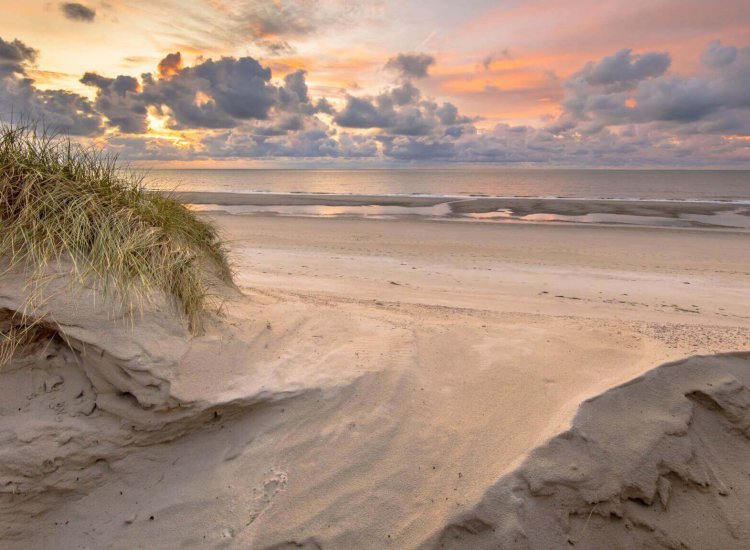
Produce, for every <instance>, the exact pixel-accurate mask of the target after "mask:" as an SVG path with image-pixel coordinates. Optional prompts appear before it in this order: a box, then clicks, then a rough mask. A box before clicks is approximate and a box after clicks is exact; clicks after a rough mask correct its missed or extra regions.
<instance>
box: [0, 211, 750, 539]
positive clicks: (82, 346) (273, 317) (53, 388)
mask: <svg viewBox="0 0 750 550" xmlns="http://www.w3.org/2000/svg"><path fill="white" fill-rule="evenodd" d="M215 219H216V220H217V221H218V222H219V224H220V226H221V227H222V229H223V230H224V232H225V234H226V236H227V237H228V238H229V239H230V241H231V245H232V249H233V251H234V258H235V260H236V262H235V263H236V267H237V280H238V283H239V286H240V288H241V289H242V291H243V294H244V295H239V294H237V295H232V296H230V297H229V299H228V301H227V303H226V304H225V307H224V309H223V315H224V318H223V320H222V322H221V324H219V325H216V326H212V327H209V329H208V330H207V333H206V334H205V335H203V336H201V337H197V338H193V339H191V340H189V341H186V340H185V339H184V337H185V334H184V330H183V329H182V328H181V327H179V326H177V325H176V324H175V323H174V322H173V321H172V320H170V318H169V316H167V315H165V314H162V313H159V312H158V311H147V314H146V317H145V318H144V319H142V320H141V321H140V322H139V323H138V324H137V325H136V327H135V329H131V328H130V327H128V326H126V325H125V324H124V323H123V322H122V320H117V319H109V318H108V317H107V315H106V313H105V306H104V305H102V304H97V303H95V302H92V301H91V300H89V298H88V295H87V294H86V293H85V292H82V294H80V295H77V296H76V299H75V300H76V303H75V305H74V306H71V305H70V304H69V303H68V302H69V297H68V296H66V295H60V296H58V297H56V298H55V299H54V300H50V303H49V305H48V307H49V309H50V311H52V312H54V313H55V315H56V317H57V319H58V321H59V322H60V324H61V326H62V328H63V329H64V330H65V332H66V334H68V336H69V338H70V343H71V344H72V345H73V348H74V350H76V351H70V350H68V349H66V347H65V346H64V345H62V344H61V343H53V344H52V345H50V346H47V347H46V348H44V349H40V350H39V351H38V352H37V353H36V355H34V356H33V357H29V358H27V359H25V360H22V361H20V360H19V361H17V362H16V363H15V364H14V365H11V367H10V368H7V369H6V371H4V372H3V373H2V374H0V438H2V447H0V487H2V488H3V489H2V494H1V496H0V541H1V542H2V547H3V548H49V547H55V548H109V547H111V548H176V547H186V548H190V547H193V548H205V547H208V548H213V547H227V548H342V549H348V548H415V547H420V546H422V547H427V548H430V547H440V546H445V547H460V548H503V547H510V548H516V547H518V548H567V547H570V545H571V544H573V545H576V546H577V547H582V548H601V547H602V546H603V545H605V542H606V544H609V546H610V547H614V548H627V547H632V546H633V544H635V545H640V546H643V547H658V546H659V545H662V546H666V547H680V546H679V545H680V544H682V545H683V547H691V548H711V547H716V548H732V547H737V548H741V547H746V546H747V545H748V544H750V539H749V538H748V537H749V536H750V535H749V534H748V532H747V530H746V527H745V526H743V524H742V522H741V521H740V520H741V518H742V517H743V514H744V517H746V514H747V505H746V504H745V503H744V502H746V501H747V496H748V494H749V493H750V478H748V473H747V468H746V465H747V463H748V457H749V456H750V454H748V441H747V437H746V433H747V426H748V423H749V422H750V421H749V420H748V414H750V413H749V412H748V411H749V410H750V399H749V398H748V397H747V395H748V392H750V390H748V387H750V359H749V358H748V357H747V356H742V355H736V356H726V357H713V358H708V359H702V358H694V359H691V360H689V361H688V362H686V363H677V364H674V365H671V366H668V367H662V368H660V369H657V370H655V371H653V372H650V373H649V374H647V375H645V376H644V377H643V378H641V379H638V380H637V381H636V382H634V383H631V384H629V385H626V386H624V387H621V388H617V389H614V390H610V391H607V390H609V389H610V388H612V387H614V386H617V385H619V384H623V383H625V382H627V381H629V380H631V379H634V378H636V377H638V376H641V375H643V373H645V372H647V371H650V370H651V369H653V368H654V367H656V366H657V365H659V364H661V363H665V362H667V361H674V360H677V359H680V358H683V357H685V356H688V355H694V354H714V353H719V352H729V351H737V350H747V349H748V348H749V347H750V313H748V312H749V311H750V308H749V307H748V306H749V305H750V255H749V254H748V249H749V247H748V243H749V239H750V234H748V233H747V232H741V231H737V232H733V231H721V230H718V231H717V230H693V229H645V228H620V227H594V226H585V227H584V226H552V225H524V226H520V225H489V224H488V225H478V224H471V223H450V224H448V223H437V222H415V221H406V220H399V221H372V220H350V219H304V218H278V217H271V216H246V217H243V216H229V215H218V216H215ZM21 289H22V285H21V283H20V282H19V281H17V280H12V279H8V278H4V279H3V281H2V285H0V309H2V308H3V307H5V308H14V307H18V304H19V294H20V293H21ZM66 300H68V301H67V302H66ZM603 392H606V393H604V394H603V395H602V396H601V397H599V398H597V399H595V400H592V401H588V402H586V403H585V404H584V406H583V407H581V409H580V410H579V412H578V414H577V416H576V411H577V410H578V407H579V404H580V403H581V402H582V401H584V400H586V399H590V398H592V397H594V396H596V395H599V394H602V393H603ZM686 396H687V397H686ZM574 416H575V420H573V418H574ZM571 422H573V424H572V425H571ZM556 434H562V435H557V436H556ZM743 499H744V500H743ZM697 518H698V519H699V518H710V520H708V519H706V520H704V521H703V524H702V529H697V530H696V529H695V528H694V524H695V523H696V521H697V520H698V519H697ZM707 541H708V542H707ZM714 543H716V544H715V545H714V546H711V545H712V544H714ZM669 545H671V546H669Z"/></svg>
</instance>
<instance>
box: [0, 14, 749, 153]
mask: <svg viewBox="0 0 750 550" xmlns="http://www.w3.org/2000/svg"><path fill="white" fill-rule="evenodd" d="M0 13H2V14H3V16H2V25H1V26H0V118H3V119H6V120H7V119H10V118H11V116H13V117H15V118H18V117H19V116H21V117H31V118H34V119H42V120H44V121H45V122H46V123H47V124H49V125H51V126H54V127H55V128H56V129H59V130H61V131H63V132H66V133H69V134H71V135H73V136H76V139H80V140H81V141H83V142H85V143H91V142H94V143H97V144H100V145H102V146H105V147H107V148H108V149H109V150H112V151H115V152H118V153H119V154H120V155H121V156H122V157H124V158H127V159H130V160H133V161H144V162H145V161H147V162H149V163H152V164H155V165H164V166H196V167H197V166H217V167H222V166H279V165H291V166H296V165H300V166H301V165H305V166H306V165H321V166H323V165H325V166H327V165H334V166H338V165H357V166H360V165H362V166H381V165H389V164H393V165H420V164H431V165H434V164H443V163H494V164H501V165H511V166H527V165H528V166H535V165H541V166H549V165H551V166H636V167H638V166H715V167H750V9H749V8H748V3H747V0H721V1H715V0H714V1H696V0H649V1H646V0H632V1H628V2H620V1H608V0H570V1H567V2H560V1H558V0H554V1H553V0H527V1H520V0H515V1H513V0H495V1H489V0H466V1H464V2H456V1H454V0H451V1H448V0H433V1H430V2H425V1H414V0H401V1H399V2H391V1H387V0H369V1H360V0H324V1H307V0H275V1H273V0H257V1H247V0H245V1H235V2H231V1H229V0H197V1H192V2H184V1H177V0H143V1H142V0H130V1H123V0H107V1H98V0H89V1H86V2H82V3H65V2H62V3H60V2H50V1H39V2H34V1H25V2H21V1H10V0H0Z"/></svg>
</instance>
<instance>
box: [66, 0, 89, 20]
mask: <svg viewBox="0 0 750 550" xmlns="http://www.w3.org/2000/svg"><path fill="white" fill-rule="evenodd" d="M60 10H61V11H62V13H63V15H64V16H65V17H67V18H68V19H72V20H73V21H86V22H91V21H93V20H94V19H95V18H96V10H94V9H92V8H89V7H88V6H84V5H83V4H79V3H77V2H64V3H62V4H60Z"/></svg>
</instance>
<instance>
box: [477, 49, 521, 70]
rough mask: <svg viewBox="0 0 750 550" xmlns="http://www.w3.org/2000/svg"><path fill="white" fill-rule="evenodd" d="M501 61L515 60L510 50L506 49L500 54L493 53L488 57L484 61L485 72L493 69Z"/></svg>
mask: <svg viewBox="0 0 750 550" xmlns="http://www.w3.org/2000/svg"><path fill="white" fill-rule="evenodd" d="M500 59H513V56H512V55H511V54H510V50H509V49H508V48H505V49H504V50H503V51H501V52H500V53H499V54H495V53H491V54H488V55H486V56H485V57H484V59H482V67H484V70H485V71H489V70H490V68H491V67H492V64H493V63H494V62H495V61H498V60H500Z"/></svg>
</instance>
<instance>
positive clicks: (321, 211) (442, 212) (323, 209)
mask: <svg viewBox="0 0 750 550" xmlns="http://www.w3.org/2000/svg"><path fill="white" fill-rule="evenodd" d="M188 207H189V208H190V209H191V210H196V211H222V212H228V213H230V214H262V213H266V214H277V215H280V216H305V217H314V218H337V217H346V216H350V217H357V218H359V217H364V218H376V219H383V218H395V217H399V216H429V217H433V218H439V217H443V216H447V215H448V214H450V211H451V209H450V205H448V203H443V204H436V205H435V206H412V207H408V206H391V205H378V204H368V205H365V206H338V205H337V206H328V205H318V204H300V205H283V206H282V205H250V204H243V205H220V204H190V205H188Z"/></svg>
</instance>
